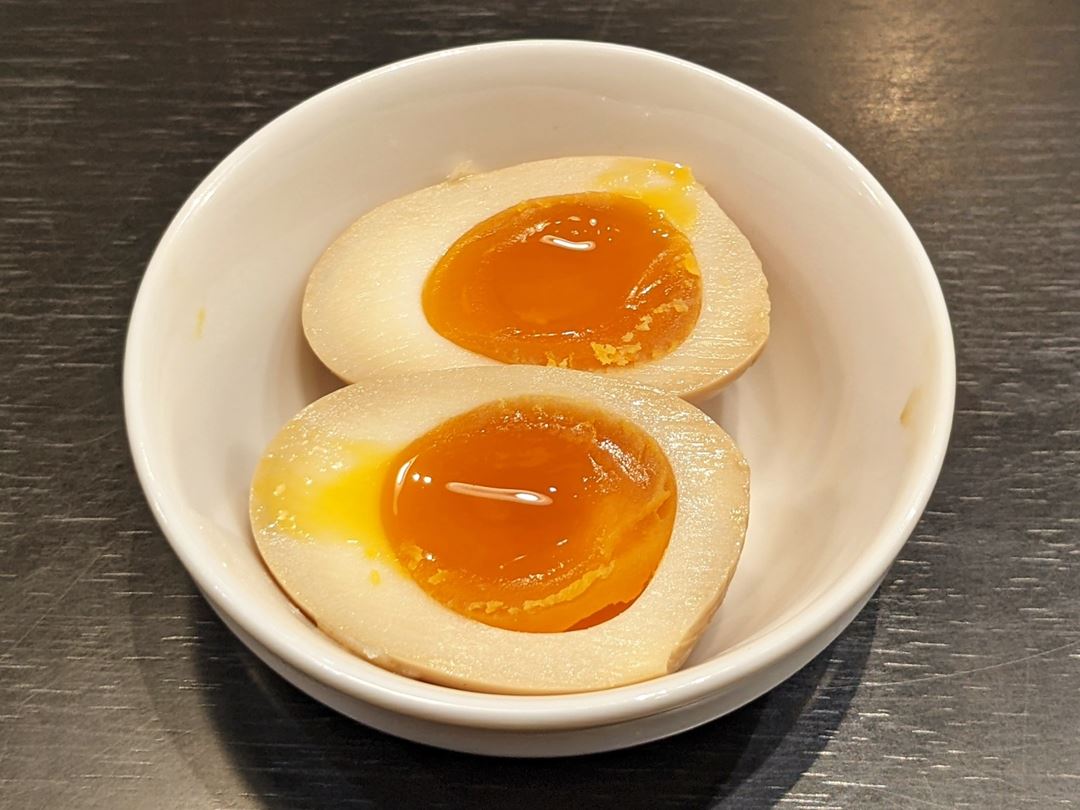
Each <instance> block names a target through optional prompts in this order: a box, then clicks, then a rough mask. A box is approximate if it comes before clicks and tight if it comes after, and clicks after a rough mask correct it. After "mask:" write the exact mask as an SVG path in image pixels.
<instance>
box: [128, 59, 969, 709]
mask: <svg viewBox="0 0 1080 810" xmlns="http://www.w3.org/2000/svg"><path fill="white" fill-rule="evenodd" d="M580 154H631V155H644V156H656V157H659V158H664V159H667V160H672V161H679V162H683V163H686V164H689V165H690V166H691V167H692V168H693V170H694V172H695V174H696V175H697V177H698V178H699V180H701V182H703V183H704V184H705V185H706V186H707V187H708V189H709V190H710V191H711V193H712V194H713V196H714V197H715V198H716V199H717V200H718V201H719V202H720V204H721V206H722V207H723V208H724V209H725V210H726V211H727V212H728V214H729V215H730V216H731V217H732V218H733V219H734V220H735V222H736V223H737V224H738V225H739V226H740V227H741V228H742V230H743V231H744V232H745V233H746V235H747V236H748V237H749V238H750V240H751V242H752V243H753V245H754V247H755V249H756V250H757V252H758V254H759V255H760V256H761V258H762V260H763V262H764V266H765V272H766V275H767V276H768V279H769V282H770V291H771V296H772V302H773V316H772V330H773V331H772V337H771V339H770V341H769V344H768V346H767V347H766V350H765V352H764V354H763V355H762V357H761V359H760V361H759V362H758V363H757V365H755V366H754V367H753V368H752V369H751V370H750V371H749V372H748V373H747V374H746V375H745V376H744V377H743V378H742V379H740V380H739V381H737V382H736V383H735V384H734V385H732V386H731V387H730V388H728V389H727V390H725V391H724V392H722V393H721V394H720V395H718V396H717V397H716V398H714V399H713V400H711V401H710V402H708V403H705V405H704V408H705V409H706V410H707V412H708V413H709V414H711V415H712V416H713V417H715V419H716V420H717V421H718V422H719V423H720V424H721V425H723V426H724V427H725V428H726V429H727V430H728V431H729V432H730V433H732V434H733V436H734V437H735V439H736V441H737V442H738V443H739V445H740V446H741V447H742V449H743V450H744V452H745V453H746V455H747V457H748V459H749V461H750V465H751V469H752V496H751V523H750V531H749V536H748V540H747V544H746V550H745V553H744V556H743V559H742V562H741V564H740V566H739V569H738V572H737V574H736V576H735V579H734V581H733V584H732V586H731V589H730V592H729V595H728V597H727V600H726V601H725V603H724V605H723V606H722V608H721V609H720V611H719V612H718V614H717V615H716V617H715V619H714V621H713V622H712V624H711V625H710V626H709V628H708V630H707V632H706V633H705V635H704V637H703V638H702V640H701V642H700V644H699V645H698V647H697V648H696V650H695V651H694V653H693V656H692V658H691V660H690V664H689V665H690V666H694V665H704V666H705V667H708V666H710V665H713V664H717V663H718V662H722V660H723V659H724V658H725V657H730V656H733V655H736V654H738V653H739V651H740V650H741V649H742V650H745V649H746V648H747V647H748V645H750V646H752V645H754V644H755V642H758V641H760V640H762V639H763V638H764V637H766V636H768V635H769V634H771V633H774V632H775V631H777V630H778V629H779V628H787V632H789V633H790V632H792V628H793V627H795V628H796V630H797V629H798V622H799V621H800V620H801V619H802V617H803V616H804V614H806V612H807V611H808V609H809V608H810V607H811V606H813V605H814V604H815V603H818V602H819V601H820V600H822V599H827V598H829V595H830V594H835V593H837V592H839V591H845V592H847V591H849V590H850V588H849V587H848V585H849V584H850V581H851V579H852V578H853V577H862V581H863V582H865V583H866V584H867V586H868V587H869V586H872V584H873V581H874V580H875V579H876V578H877V577H880V576H881V574H882V573H883V572H884V566H885V565H886V564H887V562H888V561H889V560H890V559H891V557H892V555H894V554H895V553H896V551H897V550H898V549H899V542H900V541H902V539H903V538H902V536H898V534H897V532H898V531H900V529H901V528H902V526H903V525H904V523H905V521H906V522H907V523H908V524H909V525H910V521H911V520H912V519H913V518H914V517H915V514H912V513H913V512H915V513H917V512H918V511H919V510H920V509H921V507H922V503H921V501H920V498H921V497H924V496H925V491H926V488H927V487H928V486H929V483H932V479H933V476H934V475H935V474H936V471H937V463H938V462H939V461H940V449H941V447H943V443H944V436H945V434H947V432H948V427H949V420H948V416H949V413H951V387H950V386H951V382H950V380H951V374H952V367H951V339H950V337H949V333H948V325H947V321H946V322H944V323H943V322H942V321H943V313H944V309H943V307H942V306H941V302H940V293H939V291H938V290H937V288H936V286H935V284H934V282H933V275H932V272H931V271H930V268H929V265H928V263H927V262H926V259H925V255H924V254H923V252H922V250H921V248H920V247H919V245H918V242H917V240H915V239H914V236H913V235H912V234H911V233H910V230H909V229H908V228H907V225H906V223H905V222H904V220H903V218H902V217H901V216H900V215H899V212H898V211H896V209H895V206H893V205H892V203H891V202H890V201H889V200H888V198H887V197H885V196H884V195H883V193H882V192H881V190H880V187H879V186H877V184H876V183H874V182H873V181H872V179H870V178H869V175H867V174H866V173H865V171H864V170H862V169H861V167H859V166H858V164H857V163H855V162H854V160H853V159H852V158H851V157H850V156H849V155H847V153H846V152H844V151H843V150H841V149H839V148H838V147H836V146H835V144H834V143H833V142H832V141H830V140H829V139H828V138H827V137H825V136H824V135H822V133H820V132H819V131H818V130H816V129H814V128H813V127H811V126H810V125H808V124H807V123H806V122H804V121H802V119H799V118H798V117H797V116H795V115H794V114H792V113H791V112H790V111H787V110H786V109H784V108H782V107H780V106H779V105H776V104H774V103H772V102H769V101H768V100H767V99H765V98H764V97H762V96H760V95H759V94H756V93H754V92H753V91H750V90H748V89H747V88H745V87H743V86H741V85H738V84H737V83H735V82H731V81H729V80H726V79H723V78H721V77H718V76H717V75H716V74H712V73H710V72H708V71H705V70H702V69H698V68H695V67H693V66H691V65H687V64H685V63H682V62H678V61H676V60H672V59H668V58H665V57H660V56H657V55H655V54H648V53H645V52H640V51H635V50H631V49H622V48H615V47H608V46H586V45H581V44H572V43H517V44H512V45H503V46H496V47H487V48H479V49H468V50H464V51H458V52H452V53H449V54H441V55H435V56H434V57H431V58H426V59H421V60H414V61H412V62H410V63H406V64H404V65H400V66H393V67H391V68H389V69H384V70H382V71H378V72H376V73H374V74H370V75H368V76H366V77H363V78H361V79H359V80H354V81H353V82H350V83H346V84H344V85H341V86H339V87H337V88H334V89H333V90H331V91H328V92H327V93H324V94H321V95H320V96H317V97H316V98H315V99H313V100H311V101H309V102H307V103H305V104H304V105H302V106H301V107H299V108H297V109H295V110H293V111H291V112H290V113H288V114H286V115H285V116H283V117H282V118H280V119H278V120H277V121H275V122H273V123H272V124H271V125H270V126H268V127H267V128H266V129H264V130H263V131H262V132H260V133H258V134H257V135H256V136H255V137H254V138H253V139H251V140H250V141H248V142H247V143H245V144H244V145H243V146H242V147H240V149H238V150H237V152H236V153H234V154H233V155H232V156H231V157H230V158H229V159H228V160H227V161H226V162H225V163H224V164H223V165H222V166H221V167H219V169H218V170H217V171H215V173H214V174H212V175H211V177H210V178H208V179H207V181H206V182H205V183H204V184H203V185H202V186H201V187H200V189H199V190H198V191H197V192H196V194H195V195H194V196H193V197H192V199H191V200H190V201H189V203H188V205H187V206H186V207H185V208H184V209H183V211H182V212H181V214H180V215H179V216H178V217H177V220H176V221H175V222H174V223H173V225H172V226H171V228H170V230H169V232H168V233H167V235H166V237H165V238H164V239H163V241H162V244H161V245H160V247H159V250H158V252H157V254H156V255H155V257H154V259H153V262H152V264H151V267H150V269H149V271H148V273H147V277H146V280H145V282H144V286H143V289H142V290H141V292H140V297H139V301H138V304H137V307H136V313H135V316H134V318H133V322H132V327H131V334H130V344H129V355H128V358H127V366H126V369H125V376H126V385H127V389H128V391H127V397H128V399H127V407H128V418H129V424H130V426H131V438H132V442H133V447H134V452H135V454H136V456H137V458H138V460H139V463H140V467H141V470H142V473H143V478H144V484H145V486H146V487H147V490H148V494H149V496H150V499H151V501H152V503H153V504H154V506H155V509H156V511H157V513H158V515H159V518H160V519H161V521H162V523H163V526H164V528H165V529H166V531H167V533H168V534H169V536H170V539H171V541H172V542H173V544H174V546H175V547H176V548H177V551H178V552H179V553H180V556H181V558H182V559H183V560H184V562H185V564H186V565H188V567H189V568H190V569H192V573H193V574H194V575H195V577H196V580H197V581H198V582H199V584H200V586H201V587H203V589H204V590H206V591H207V592H208V595H209V596H211V598H212V599H214V601H215V602H217V603H218V604H219V605H223V606H225V609H226V610H228V609H229V605H239V604H241V603H242V604H244V605H246V606H247V607H248V608H250V610H249V611H248V617H249V620H251V621H253V622H255V623H256V625H257V626H255V627H248V628H247V629H248V630H249V631H251V632H253V634H254V635H256V636H257V637H260V636H267V634H269V636H276V637H278V638H279V639H287V640H288V644H289V645H292V647H291V648H292V649H294V650H296V651H300V652H302V654H303V655H306V656H309V657H311V658H312V659H317V660H318V661H319V662H320V665H324V666H326V667H328V668H334V669H335V670H337V671H338V672H344V673H346V674H347V675H348V676H349V677H355V678H356V679H358V680H363V679H365V678H371V677H375V678H378V679H381V680H380V681H379V682H380V683H381V684H383V685H387V684H389V685H390V686H391V687H393V684H394V679H395V678H397V676H392V675H390V674H389V673H382V671H381V670H379V671H377V672H376V671H374V668H372V667H370V666H369V665H367V664H366V663H364V662H362V661H360V660H359V659H355V658H353V657H352V656H349V655H348V654H346V653H344V652H343V651H341V650H339V649H338V648H337V647H336V646H335V645H333V644H332V643H330V642H329V641H327V640H326V639H325V638H323V637H322V635H321V634H319V633H318V632H317V631H316V630H315V629H314V628H312V627H311V626H310V625H309V624H308V623H307V622H306V620H304V618H303V617H302V616H300V615H299V613H298V612H297V611H296V610H294V609H293V608H292V607H291V605H290V603H289V602H288V600H287V599H286V598H285V597H284V596H283V595H282V593H281V592H280V591H279V590H278V589H277V587H276V586H275V585H274V583H273V582H272V581H271V579H270V578H269V576H268V575H267V573H266V571H265V570H264V568H263V566H262V565H261V562H260V559H259V557H258V554H257V552H256V549H255V546H254V543H253V541H252V539H251V536H250V532H249V528H248V523H247V492H248V484H249V480H250V477H251V474H252V472H253V469H254V466H255V464H256V461H257V459H258V458H259V455H260V453H261V451H262V449H263V447H264V445H265V444H266V443H267V441H268V440H269V439H270V437H271V436H272V435H273V434H274V433H275V432H276V431H277V430H278V428H279V427H280V426H281V425H282V424H283V423H284V422H285V421H286V420H287V419H289V418H290V417H291V416H292V415H293V414H294V413H295V412H296V411H297V410H299V409H300V408H301V407H302V406H303V405H305V404H306V403H308V402H310V401H312V400H313V399H315V398H317V397H318V396H320V395H322V394H324V393H326V392H328V391H329V390H331V389H332V388H334V387H335V386H336V385H337V382H336V380H335V378H333V377H332V376H331V375H330V374H329V373H328V372H326V371H325V370H324V369H323V368H322V367H321V366H320V364H319V363H318V361H317V360H316V359H315V358H314V356H313V355H312V354H311V352H310V351H309V350H308V349H307V347H306V344H305V342H304V338H303V335H302V333H301V330H300V319H299V304H300V296H301V293H302V290H303V285H304V282H305V279H306V275H307V272H308V270H309V268H310V267H311V265H312V263H313V262H314V261H315V259H316V258H317V257H318V256H319V254H320V252H321V251H322V250H323V249H324V248H325V247H326V246H327V244H329V243H330V242H331V241H332V240H333V238H334V237H335V236H336V235H337V234H338V233H339V232H340V231H341V230H342V229H343V228H344V227H346V226H347V225H348V224H349V223H350V222H351V221H352V220H353V219H354V218H355V217H357V216H358V215H360V214H361V213H363V212H364V211H366V210H368V209H369V208H371V207H373V206H375V205H377V204H379V203H381V202H384V201H386V200H389V199H391V198H393V197H395V196H397V195H400V194H403V193H405V192H408V191H412V190H414V189H417V188H420V187H422V186H425V185H429V184H431V183H434V182H437V181H439V180H441V179H442V178H444V177H445V176H446V175H447V173H448V172H450V171H451V170H453V169H454V168H455V167H456V166H458V165H459V164H461V163H462V162H463V161H469V162H471V163H472V164H473V165H475V166H476V167H478V168H481V169H490V168H496V167H501V166H506V165H510V164H514V163H518V162H521V161H526V160H534V159H539V158H545V157H554V156H560V155H580ZM358 317H365V318H378V317H380V314H379V313H378V312H367V313H360V314H358ZM928 477H929V478H930V481H929V482H928V481H927V478H928ZM905 531H906V530H905ZM869 568H873V569H874V570H873V571H869V573H868V569H869ZM868 577H869V578H868ZM845 589H846V590H845ZM864 590H865V589H864ZM859 595H862V594H855V595H854V596H851V597H850V599H851V600H852V601H854V598H855V597H856V596H859ZM256 614H257V616H258V617H259V618H258V619H257V620H255V619H252V618H251V617H252V616H255V615H256ZM807 632H809V630H807ZM269 636H267V637H269ZM759 646H760V645H759ZM762 649H764V648H762ZM762 654H764V653H762ZM668 677H675V676H668ZM397 680H399V681H404V679H400V678H398V679H397ZM401 687H402V688H409V689H412V688H416V689H429V690H436V689H438V687H430V686H427V685H423V684H404V683H403V684H401ZM511 700H513V699H511ZM517 700H523V699H520V698H519V699H517ZM524 700H528V699H527V698H526V699H524Z"/></svg>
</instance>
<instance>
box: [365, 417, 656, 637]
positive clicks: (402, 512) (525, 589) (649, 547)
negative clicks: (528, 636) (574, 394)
mask: <svg viewBox="0 0 1080 810" xmlns="http://www.w3.org/2000/svg"><path fill="white" fill-rule="evenodd" d="M675 507H676V493H675V479H674V474H673V472H672V470H671V467H670V465H669V464H668V461H667V459H666V457H665V456H664V454H663V452H662V451H661V450H660V448H659V447H658V446H657V444H656V442H655V441H654V440H653V439H652V438H651V437H649V436H648V435H646V434H645V433H644V432H643V431H641V430H640V429H639V428H637V427H636V426H634V425H631V424H629V423H627V422H624V421H622V420H617V419H615V418H613V417H610V416H607V415H605V414H602V413H599V412H592V411H587V410H585V409H583V408H582V407H580V406H578V405H575V404H574V403H570V402H567V401H563V400H558V399H551V398H522V399H517V400H511V401H507V402H501V403H493V404H490V405H485V406H482V407H480V408H477V409H475V410H473V411H470V412H468V413H465V414H462V415H461V416H458V417H455V418H454V419H451V420H449V421H447V422H444V423H443V424H442V425H440V426H439V427H437V428H435V429H434V430H432V431H430V432H429V433H427V434H425V435H424V436H422V437H420V438H419V439H417V440H416V441H414V442H413V443H412V444H410V445H409V446H408V447H407V448H405V449H404V450H403V451H401V452H400V453H399V454H398V455H397V457H396V458H395V459H394V460H393V461H392V462H391V463H390V466H389V469H388V472H387V478H386V483H385V485H384V488H383V494H382V509H381V512H382V523H383V528H384V530H385V532H386V536H387V539H388V540H389V543H390V546H391V548H392V549H393V551H394V553H395V554H396V556H397V558H398V560H399V562H401V564H402V565H403V566H404V567H405V568H406V569H407V570H408V571H409V573H410V574H411V575H412V577H413V578H414V579H415V581H416V582H417V583H418V584H419V585H420V586H421V587H422V588H423V589H424V590H425V591H427V592H428V593H429V594H430V595H431V596H432V597H434V598H435V599H436V600H438V601H439V602H441V603H443V604H444V605H446V606H447V607H449V608H450V609H452V610H454V611H456V612H458V613H461V614H464V615H466V616H469V617H471V618H474V619H477V620H478V621H481V622H484V623H486V624H490V625H494V626H497V627H502V628H506V629H510V630H522V631H531V632H559V631H563V630H569V629H580V628H584V627H589V626H591V625H593V624H598V623H600V622H602V621H605V620H607V619H609V618H612V617H613V616H615V615H617V614H618V613H620V612H621V611H622V610H624V609H625V608H626V607H627V606H628V605H629V604H630V603H632V602H633V601H634V600H635V599H636V598H637V597H638V596H639V595H640V593H641V592H642V590H643V589H644V588H645V585H646V584H647V583H648V581H649V579H650V578H651V577H652V575H653V572H654V571H655V570H656V566H657V565H658V564H659V562H660V558H661V557H662V556H663V553H664V550H665V548H666V547H667V543H668V539H669V538H670V536H671V528H672V524H673V522H674V518H675Z"/></svg>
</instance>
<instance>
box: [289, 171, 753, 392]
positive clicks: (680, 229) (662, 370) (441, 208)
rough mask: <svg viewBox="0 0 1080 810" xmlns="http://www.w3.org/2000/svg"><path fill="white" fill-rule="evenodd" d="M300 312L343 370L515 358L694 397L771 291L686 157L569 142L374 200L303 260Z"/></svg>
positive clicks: (732, 371)
mask: <svg viewBox="0 0 1080 810" xmlns="http://www.w3.org/2000/svg"><path fill="white" fill-rule="evenodd" d="M303 325H304V332H305V334H306V335H307V339H308V342H309V343H310V344H311V346H312V348H313V349H314V350H315V353H316V354H317V355H318V356H319V358H320V359H321V360H322V361H323V362H324V363H325V364H326V365H327V366H328V367H329V368H330V369H331V370H332V371H334V372H335V373H336V374H337V375H338V376H339V377H341V378H343V379H344V380H347V381H350V382H354V381H356V380H358V379H360V378H361V377H362V376H364V375H368V374H379V373H385V372H394V373H398V372H407V371H427V370H434V369H443V368H452V367H460V366H477V365H485V364H486V365H493V364H506V363H514V364H532V365H543V366H561V367H564V368H572V369H581V370H589V371H603V372H606V373H609V374H611V375H613V376H618V377H620V378H623V379H627V380H631V381H634V382H639V383H643V384H646V385H650V386H652V387H655V388H659V389H661V390H664V391H668V392H671V393H674V394H678V395H680V396H689V395H693V394H702V393H706V392H708V391H710V390H712V389H714V388H716V387H718V386H720V385H723V384H724V383H725V382H728V381H730V380H732V379H734V378H735V377H736V376H738V375H739V374H740V373H741V372H742V371H743V370H745V369H746V368H747V367H748V366H749V365H750V364H751V363H752V362H753V361H754V359H755V358H756V357H757V355H758V353H759V352H760V351H761V348H762V346H763V345H764V343H765V340H766V338H767V337H768V334H769V297H768V290H767V284H766V281H765V276H764V275H763V273H762V270H761V262H760V261H759V259H758V257H757V256H756V255H755V253H754V251H753V249H752V248H751V247H750V243H749V242H748V241H747V240H746V238H745V237H744V236H743V234H742V233H741V232H740V231H739V229H738V228H737V227H736V226H735V224H734V223H733V222H732V221H731V220H730V219H729V218H728V217H727V216H726V215H725V214H724V212H723V211H722V210H721V209H720V206H719V205H717V203H716V201H715V200H713V198H712V197H711V196H709V193H708V192H707V191H706V190H705V188H704V187H703V186H702V185H701V184H700V183H698V182H697V181H696V180H695V179H694V177H693V174H692V173H691V171H690V169H689V168H688V167H686V166H683V165H680V164H675V163H667V162H664V161H659V160H652V159H647V158H634V157H572V158H556V159H551V160H541V161H537V162H534V163H524V164H521V165H518V166H513V167H510V168H507V169H501V170H498V171H492V172H486V173H482V174H472V175H467V176H464V177H460V178H457V179H452V180H448V181H446V182H444V183H440V184H438V185H435V186H431V187H429V188H425V189H421V190H420V191H416V192H414V193H412V194H407V195H405V196H404V197H399V198H398V199H395V200H392V201H390V202H388V203H385V204H383V205H381V206H379V207H378V208H375V209H374V210H372V211H370V212H368V213H367V214H365V215H364V216H362V217H360V219H358V220H357V221H356V222H354V223H353V224H352V226H350V227H349V228H348V229H347V230H346V231H345V232H344V233H343V234H342V235H341V236H340V237H338V239H337V240H336V241H335V242H334V243H333V244H332V245H331V246H330V247H329V248H328V249H327V250H326V252H325V253H324V254H323V255H322V257H321V258H320V259H319V260H318V262H317V263H316V265H315V267H314V268H313V270H312V272H311V276H310V279H309V281H308V285H307V290H306V292H305V295H304V303H303Z"/></svg>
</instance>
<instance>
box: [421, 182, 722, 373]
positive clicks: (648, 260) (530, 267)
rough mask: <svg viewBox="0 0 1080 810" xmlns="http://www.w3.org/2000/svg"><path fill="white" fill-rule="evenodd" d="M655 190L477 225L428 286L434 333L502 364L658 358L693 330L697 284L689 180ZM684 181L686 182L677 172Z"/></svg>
mask: <svg viewBox="0 0 1080 810" xmlns="http://www.w3.org/2000/svg"><path fill="white" fill-rule="evenodd" d="M661 165H663V166H670V167H672V168H671V169H670V170H669V171H668V172H667V173H660V174H659V175H658V176H660V177H661V179H662V180H663V181H664V183H665V184H664V185H662V186H661V187H660V188H659V189H657V190H653V191H648V190H646V191H642V190H641V189H639V188H637V187H636V186H633V185H626V183H629V182H630V180H631V179H630V178H621V177H616V178H612V181H611V182H610V183H606V185H609V186H610V187H611V188H612V189H613V190H612V191H604V192H586V193H582V194H572V195H566V196H560V197H542V198H537V199H531V200H526V201H524V202H522V203H520V204H518V205H515V206H513V207H512V208H508V209H506V210H504V211H502V212H500V213H498V214H495V215H494V216H492V217H490V218H488V219H486V220H484V221H483V222H480V223H479V224H478V225H476V226H475V227H473V228H472V229H471V230H469V231H468V232H467V233H465V234H464V235H463V236H462V237H460V238H459V239H458V240H457V241H456V242H455V243H454V244H453V245H452V246H451V247H450V249H449V250H448V251H447V252H446V253H445V255H443V257H442V258H441V259H440V260H439V262H438V263H437V264H436V266H435V267H434V269H433V270H432V272H431V274H430V275H429V276H428V279H427V282H426V283H425V285H424V290H423V295H422V302H423V308H424V314H425V315H426V317H427V319H428V322H429V323H430V324H431V326H432V328H434V329H435V331H437V332H439V334H441V335H442V336H443V337H445V338H447V339H448V340H451V341H453V342H454V343H457V344H458V345H459V346H462V347H464V348H466V349H469V350H470V351H474V352H477V353H478V354H482V355H485V356H487V357H490V358H493V359H495V360H499V361H502V362H505V363H530V364H535V365H557V366H567V367H570V368H578V369H600V368H604V367H608V366H626V365H631V364H633V363H636V362H640V361H643V360H651V359H655V358H658V357H662V356H663V355H665V354H668V353H669V352H671V351H672V350H673V349H675V348H676V347H677V346H678V345H679V344H680V343H682V341H683V340H685V339H686V337H687V336H688V335H689V334H690V332H691V330H692V329H693V328H694V324H695V323H696V322H697V318H698V315H699V313H700V310H701V278H700V275H699V273H698V266H697V262H696V260H695V258H694V253H693V249H692V247H691V244H690V241H689V239H687V237H686V236H685V234H684V233H683V232H682V231H681V230H680V228H679V227H678V224H680V223H683V222H692V213H693V212H692V210H691V208H690V204H689V202H688V199H689V198H688V196H687V189H688V188H689V187H690V186H689V185H688V183H692V177H690V175H689V172H688V171H687V170H685V169H684V168H682V167H676V166H675V165H674V164H661ZM680 172H681V173H682V174H680Z"/></svg>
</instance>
